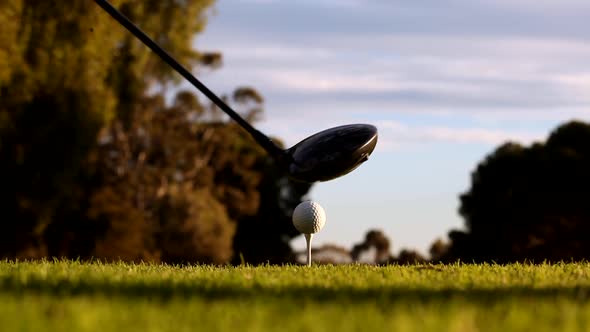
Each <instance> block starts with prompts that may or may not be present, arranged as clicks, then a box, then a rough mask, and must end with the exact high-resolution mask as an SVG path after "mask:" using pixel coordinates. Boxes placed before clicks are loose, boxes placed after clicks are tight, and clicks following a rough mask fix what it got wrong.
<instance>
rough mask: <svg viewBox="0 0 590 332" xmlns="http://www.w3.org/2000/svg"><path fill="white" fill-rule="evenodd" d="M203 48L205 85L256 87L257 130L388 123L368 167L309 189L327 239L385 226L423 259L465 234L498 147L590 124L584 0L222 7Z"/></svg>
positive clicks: (290, 140) (306, 0) (250, 2)
mask: <svg viewBox="0 0 590 332" xmlns="http://www.w3.org/2000/svg"><path fill="white" fill-rule="evenodd" d="M195 46H196V47H197V48H198V49H202V50H217V51H221V52H222V53H223V55H224V61H223V63H224V64H223V67H222V68H221V69H219V70H216V71H203V72H198V73H197V75H198V76H199V77H200V79H201V80H202V81H203V82H204V83H205V84H206V85H208V86H210V87H211V88H212V90H214V91H215V92H216V93H218V94H221V93H228V92H231V91H232V90H233V89H234V88H235V87H237V86H241V85H250V86H254V87H256V88H257V89H258V90H259V91H260V92H261V93H262V94H263V95H264V96H265V99H266V102H265V113H264V119H263V120H262V121H261V122H259V123H257V124H256V127H257V128H259V129H260V130H261V131H263V132H265V133H267V134H269V135H273V136H277V137H280V138H282V139H283V140H284V141H285V142H286V143H287V145H288V146H291V145H293V144H295V143H297V142H298V141H300V140H301V139H303V138H305V137H307V136H309V135H311V134H313V133H315V132H317V131H320V130H323V129H326V128H329V127H332V126H336V125H339V124H346V123H371V124H374V125H376V126H377V128H378V129H379V135H380V136H379V143H378V145H377V149H376V150H375V152H374V153H373V156H372V158H371V159H370V160H369V161H368V162H367V163H365V164H363V165H362V166H361V167H360V168H358V169H357V170H356V171H354V172H353V173H351V174H349V175H347V176H345V177H342V178H339V179H337V180H333V181H329V182H324V183H319V184H317V185H315V187H314V188H313V189H312V192H311V194H310V196H311V197H310V198H311V199H314V200H316V201H318V202H319V203H320V204H321V205H322V206H323V207H324V209H325V210H326V214H327V218H328V219H327V223H326V226H325V227H324V229H323V230H322V232H321V233H320V234H318V235H317V236H316V237H314V243H315V244H316V245H320V244H323V243H335V244H340V245H344V246H347V247H349V246H351V245H352V244H353V243H354V242H358V241H360V240H361V239H362V237H363V236H364V233H365V232H366V231H367V230H368V229H372V228H376V229H381V230H383V231H384V232H385V233H386V234H387V235H388V236H389V237H390V239H391V240H392V242H393V247H394V251H395V252H397V251H399V249H400V248H413V249H417V250H420V251H422V252H426V251H427V249H428V247H429V245H430V244H431V243H432V241H433V240H434V239H436V238H437V237H441V238H443V239H446V234H447V232H448V231H449V230H450V229H452V228H461V227H462V224H463V222H462V220H461V218H460V217H459V215H458V214H457V208H458V205H459V201H458V195H459V194H460V193H462V192H464V191H466V190H468V188H469V186H470V173H471V172H472V171H473V169H474V168H475V166H476V164H477V163H478V162H479V161H480V160H482V159H483V158H484V157H485V156H486V155H487V154H488V153H490V152H491V151H492V150H493V149H494V148H495V147H496V146H498V145H499V144H501V143H503V142H505V141H507V140H510V141H515V142H519V143H522V144H530V143H531V142H533V141H539V140H544V139H545V138H546V136H547V135H548V133H549V131H550V130H552V129H553V128H555V127H556V126H557V125H559V124H561V123H563V122H565V121H568V120H571V119H580V120H590V119H589V118H590V1H587V0H559V1H558V0H421V1H409V0H407V1H398V0H388V1H385V0H299V1H289V0H218V1H217V4H216V5H215V9H214V11H213V13H212V15H211V17H210V18H209V23H208V25H207V28H206V31H205V32H204V33H203V34H202V35H199V36H198V37H197V38H196V40H195ZM304 243H305V241H304V239H303V238H302V237H299V238H297V239H295V240H294V241H293V245H294V247H296V248H298V249H299V248H303V247H304Z"/></svg>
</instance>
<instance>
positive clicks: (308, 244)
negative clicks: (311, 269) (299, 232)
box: [303, 234, 313, 266]
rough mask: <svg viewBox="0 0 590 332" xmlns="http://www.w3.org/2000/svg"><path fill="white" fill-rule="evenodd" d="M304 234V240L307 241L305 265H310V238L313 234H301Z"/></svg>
mask: <svg viewBox="0 0 590 332" xmlns="http://www.w3.org/2000/svg"><path fill="white" fill-rule="evenodd" d="M303 235H304V236H305V242H307V266H311V239H312V238H313V234H303Z"/></svg>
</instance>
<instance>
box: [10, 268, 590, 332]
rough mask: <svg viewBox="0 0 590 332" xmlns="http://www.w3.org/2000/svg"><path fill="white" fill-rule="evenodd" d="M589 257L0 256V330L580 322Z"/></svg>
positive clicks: (585, 312) (586, 309)
mask: <svg viewBox="0 0 590 332" xmlns="http://www.w3.org/2000/svg"><path fill="white" fill-rule="evenodd" d="M589 292H590V264H585V263H584V264H557V265H536V266H535V265H519V264H516V265H508V266H500V265H459V264H457V265H418V266H387V267H375V266H367V265H345V266H312V267H311V268H308V267H305V266H260V267H252V266H240V267H214V266H183V267H180V266H169V265H151V264H124V263H118V264H102V263H79V262H69V261H57V262H18V263H14V262H0V326H1V327H2V330H3V331H27V330H28V331H41V330H43V331H221V330H223V331H531V330H534V331H588V330H590V304H588V302H589V301H588V300H589V298H590V293H589Z"/></svg>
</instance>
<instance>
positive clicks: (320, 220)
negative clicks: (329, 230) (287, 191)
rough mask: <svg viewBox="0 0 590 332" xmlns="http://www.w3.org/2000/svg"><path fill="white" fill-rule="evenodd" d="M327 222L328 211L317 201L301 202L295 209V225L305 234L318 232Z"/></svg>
mask: <svg viewBox="0 0 590 332" xmlns="http://www.w3.org/2000/svg"><path fill="white" fill-rule="evenodd" d="M325 223H326V212H324V209H323V208H322V207H321V206H320V205H319V204H318V203H317V202H314V201H304V202H301V203H299V205H297V207H296V208H295V210H294V211H293V225H294V226H295V228H297V230H298V231H300V232H301V233H303V234H313V233H317V232H319V231H320V230H321V229H322V228H323V227H324V224H325Z"/></svg>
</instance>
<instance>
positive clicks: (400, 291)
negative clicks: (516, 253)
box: [0, 276, 590, 303]
mask: <svg viewBox="0 0 590 332" xmlns="http://www.w3.org/2000/svg"><path fill="white" fill-rule="evenodd" d="M28 293H31V294H47V295H54V296H72V295H74V296H75V295H99V296H111V297H130V298H132V297H137V298H142V297H144V298H151V299H160V300H167V299H171V298H192V297H196V298H202V299H210V300H213V299H215V300H219V299H265V298H266V299H277V298H280V299H288V300H294V301H305V300H313V301H326V302H331V301H354V302H359V301H380V302H381V301H382V302H397V301H412V300H413V301H447V300H449V299H453V298H456V299H462V300H467V301H473V302H484V303H485V302H496V301H505V300H506V299H507V298H510V299H515V298H522V299H551V298H567V299H570V300H576V301H580V302H586V301H587V300H589V299H590V287H587V286H583V287H548V288H534V287H523V286H507V287H502V288H489V287H483V288H477V287H475V288H469V289H460V288H447V289H421V288H419V289H415V288H404V287H373V288H371V287H368V288H366V289H359V288H353V287H340V288H333V289H332V288H321V287H268V286H256V285H254V286H248V287H245V286H228V285H224V286H211V285H201V284H199V283H196V282H190V283H189V282H186V283H173V284H169V283H166V282H158V283H145V282H133V281H117V282H110V281H109V282H107V281H104V282H97V281H96V280H94V281H84V280H78V281H72V280H67V279H62V280H47V279H29V280H27V281H26V282H25V283H23V281H22V280H18V279H17V278H14V277H11V276H5V277H3V278H0V294H12V295H20V294H28Z"/></svg>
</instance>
